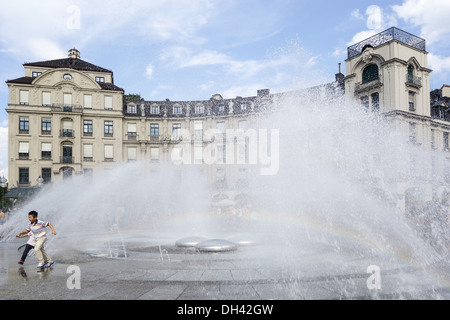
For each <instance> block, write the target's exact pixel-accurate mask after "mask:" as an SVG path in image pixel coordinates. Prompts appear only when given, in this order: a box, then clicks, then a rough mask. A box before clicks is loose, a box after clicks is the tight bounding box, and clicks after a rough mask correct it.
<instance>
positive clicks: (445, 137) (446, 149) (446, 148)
mask: <svg viewBox="0 0 450 320" xmlns="http://www.w3.org/2000/svg"><path fill="white" fill-rule="evenodd" d="M444 150H445V151H449V144H448V132H444Z"/></svg>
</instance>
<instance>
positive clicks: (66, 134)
mask: <svg viewBox="0 0 450 320" xmlns="http://www.w3.org/2000/svg"><path fill="white" fill-rule="evenodd" d="M59 137H60V138H74V137H75V131H74V130H72V129H61V130H60V131H59Z"/></svg>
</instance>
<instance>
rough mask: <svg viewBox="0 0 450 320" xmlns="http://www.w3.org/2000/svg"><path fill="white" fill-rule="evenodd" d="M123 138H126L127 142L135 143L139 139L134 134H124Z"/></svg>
mask: <svg viewBox="0 0 450 320" xmlns="http://www.w3.org/2000/svg"><path fill="white" fill-rule="evenodd" d="M125 136H126V140H128V141H137V140H138V139H139V137H138V135H137V134H136V132H128V134H126V135H125Z"/></svg>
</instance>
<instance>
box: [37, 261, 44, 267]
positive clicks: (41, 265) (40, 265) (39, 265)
mask: <svg viewBox="0 0 450 320" xmlns="http://www.w3.org/2000/svg"><path fill="white" fill-rule="evenodd" d="M44 267H45V263H43V262H42V263H39V264H38V265H37V267H36V268H44Z"/></svg>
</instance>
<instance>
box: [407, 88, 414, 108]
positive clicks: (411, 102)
mask: <svg viewBox="0 0 450 320" xmlns="http://www.w3.org/2000/svg"><path fill="white" fill-rule="evenodd" d="M414 97H415V93H414V92H412V91H409V93H408V103H409V111H415V110H416V107H415V105H414Z"/></svg>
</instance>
